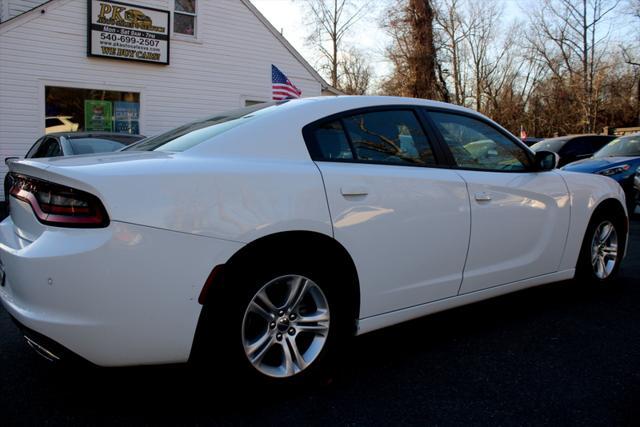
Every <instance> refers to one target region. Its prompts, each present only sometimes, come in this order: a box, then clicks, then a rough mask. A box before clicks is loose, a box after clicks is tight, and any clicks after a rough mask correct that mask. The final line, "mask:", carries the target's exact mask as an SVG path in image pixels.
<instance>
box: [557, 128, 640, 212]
mask: <svg viewBox="0 0 640 427" xmlns="http://www.w3.org/2000/svg"><path fill="white" fill-rule="evenodd" d="M639 167H640V133H636V134H633V135H627V136H621V137H619V138H616V139H614V140H613V141H611V142H610V143H609V144H607V145H605V146H604V147H603V148H602V149H601V150H600V151H598V152H597V153H595V154H594V155H593V157H591V158H589V159H584V160H579V161H577V162H573V163H570V164H568V165H566V166H565V167H563V169H564V170H567V171H575V172H588V173H597V174H599V175H604V176H608V177H610V178H613V179H614V180H616V181H617V182H618V183H619V184H620V185H621V186H622V188H623V189H624V192H625V196H626V198H627V208H628V210H629V211H630V212H633V211H634V210H635V206H636V204H637V200H638V198H639V196H638V192H637V189H636V188H635V187H634V178H635V177H636V172H637V170H638V168H639Z"/></svg>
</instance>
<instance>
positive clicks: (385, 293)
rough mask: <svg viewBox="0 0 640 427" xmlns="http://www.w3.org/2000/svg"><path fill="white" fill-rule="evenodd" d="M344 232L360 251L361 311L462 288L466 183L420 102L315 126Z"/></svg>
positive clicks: (334, 212)
mask: <svg viewBox="0 0 640 427" xmlns="http://www.w3.org/2000/svg"><path fill="white" fill-rule="evenodd" d="M305 139H306V141H307V144H308V146H309V149H310V152H311V155H312V157H313V159H314V160H315V161H316V164H317V166H318V168H319V169H320V172H321V174H322V178H323V180H324V184H325V189H326V194H327V201H328V204H329V208H330V213H331V218H332V223H333V230H334V235H335V238H336V240H337V241H338V242H340V243H341V244H342V245H343V246H344V247H345V248H346V250H347V251H348V252H349V254H350V255H351V257H352V259H353V261H354V263H355V265H356V268H357V271H358V276H359V280H360V286H361V289H362V291H361V311H360V315H361V317H369V316H372V315H376V314H381V313H386V312H389V311H393V310H398V309H402V308H405V307H409V306H414V305H418V304H422V303H425V302H429V301H434V300H438V299H443V298H447V297H451V296H455V295H456V294H457V293H458V289H459V286H460V283H461V280H462V270H463V266H464V260H465V256H466V252H467V247H468V243H469V233H470V212H469V201H468V195H467V189H466V185H465V183H464V180H463V179H462V178H461V177H460V176H459V175H458V174H457V173H455V172H454V171H452V170H449V169H447V168H439V167H438V164H437V162H436V155H435V153H434V151H433V148H432V145H431V142H430V141H429V138H428V136H427V133H426V132H425V129H424V128H423V127H422V125H421V123H420V121H419V119H418V116H417V115H416V112H415V111H413V110H412V109H410V108H399V109H383V110H380V109H374V110H363V111H359V112H351V113H347V114H345V115H342V116H339V117H332V118H329V119H327V120H323V121H320V122H318V123H315V124H312V125H310V126H307V127H306V128H305Z"/></svg>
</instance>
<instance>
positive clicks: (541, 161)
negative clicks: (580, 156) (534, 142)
mask: <svg viewBox="0 0 640 427" xmlns="http://www.w3.org/2000/svg"><path fill="white" fill-rule="evenodd" d="M533 162H534V164H535V167H536V169H537V170H538V171H540V172H543V171H550V170H553V169H556V168H557V167H558V164H559V163H560V156H558V154H557V153H554V152H552V151H537V152H536V155H535V157H534V160H533Z"/></svg>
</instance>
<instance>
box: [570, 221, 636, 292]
mask: <svg viewBox="0 0 640 427" xmlns="http://www.w3.org/2000/svg"><path fill="white" fill-rule="evenodd" d="M624 227H625V218H624V216H623V215H622V214H619V213H615V212H610V211H606V210H600V211H596V213H595V214H594V215H593V217H592V218H591V221H590V222H589V226H588V227H587V231H586V233H585V236H584V240H583V242H582V248H581V250H580V256H579V258H578V265H577V266H576V278H577V279H579V280H581V281H586V282H588V283H590V284H594V285H604V284H608V283H610V282H612V281H614V280H615V278H616V276H617V275H618V271H619V270H620V263H621V261H622V257H623V255H624V248H625V244H626V232H625V231H624V230H625V229H624Z"/></svg>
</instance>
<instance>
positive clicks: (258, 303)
mask: <svg viewBox="0 0 640 427" xmlns="http://www.w3.org/2000/svg"><path fill="white" fill-rule="evenodd" d="M329 323H330V312H329V304H328V301H327V298H326V296H325V294H324V293H323V292H322V289H320V287H319V286H318V285H317V284H316V283H315V282H313V281H312V280H311V279H309V278H307V277H304V276H301V275H295V274H292V275H286V276H281V277H278V278H276V279H273V280H272V281H270V282H269V283H267V284H266V285H264V286H263V287H262V288H260V290H259V291H258V292H257V293H256V294H255V295H254V296H253V298H252V299H251V301H250V302H249V306H248V307H247V309H246V310H245V313H244V318H243V321H242V344H243V346H244V352H245V354H246V356H247V359H248V360H249V362H250V363H251V365H252V366H253V367H254V368H255V369H257V370H258V371H259V372H261V373H262V374H265V375H267V376H270V377H275V378H288V377H291V376H293V375H296V374H298V373H300V372H302V371H303V370H305V369H306V368H307V367H309V365H311V364H312V363H313V361H314V360H315V359H316V358H317V357H318V355H319V354H320V353H321V352H322V349H323V348H324V346H325V344H326V341H327V338H328V336H329Z"/></svg>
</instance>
